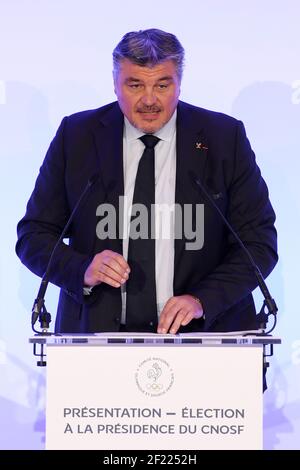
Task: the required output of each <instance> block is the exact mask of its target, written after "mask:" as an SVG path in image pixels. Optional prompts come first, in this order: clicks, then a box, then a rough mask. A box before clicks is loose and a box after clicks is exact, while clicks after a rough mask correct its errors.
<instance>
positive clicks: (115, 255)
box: [106, 250, 130, 273]
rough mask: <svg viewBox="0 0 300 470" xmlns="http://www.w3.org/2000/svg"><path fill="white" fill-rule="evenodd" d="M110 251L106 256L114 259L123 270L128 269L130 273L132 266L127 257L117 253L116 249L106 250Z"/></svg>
mask: <svg viewBox="0 0 300 470" xmlns="http://www.w3.org/2000/svg"><path fill="white" fill-rule="evenodd" d="M106 251H107V252H108V253H107V254H106V256H107V257H108V258H110V259H112V260H114V261H115V262H116V263H117V264H118V265H119V266H120V268H121V269H122V270H123V271H127V272H128V273H129V272H130V267H129V264H128V263H127V261H126V260H125V258H124V257H123V256H122V255H120V254H119V253H116V252H115V251H110V250H106Z"/></svg>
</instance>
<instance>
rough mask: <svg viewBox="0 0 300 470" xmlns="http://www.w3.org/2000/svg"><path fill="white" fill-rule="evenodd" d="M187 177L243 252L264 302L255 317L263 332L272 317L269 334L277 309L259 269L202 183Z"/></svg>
mask: <svg viewBox="0 0 300 470" xmlns="http://www.w3.org/2000/svg"><path fill="white" fill-rule="evenodd" d="M189 175H190V178H191V179H192V181H193V182H194V183H196V185H197V186H198V188H200V190H201V192H202V193H203V194H204V195H205V197H206V199H207V200H208V201H209V203H210V205H211V206H212V207H213V208H214V210H215V211H216V212H217V213H218V214H219V216H220V217H221V219H222V221H223V222H224V224H225V225H226V227H227V228H228V229H229V231H230V233H231V234H232V235H233V236H234V238H235V239H236V241H237V242H238V244H239V245H240V247H241V249H242V250H243V252H244V253H245V255H246V256H247V258H248V260H249V262H250V265H251V267H252V268H253V271H254V274H255V276H256V280H257V283H258V287H259V288H260V291H261V293H262V295H263V297H264V302H263V305H262V308H261V310H260V312H259V314H258V315H257V320H258V322H259V323H260V327H261V328H262V329H263V330H264V329H265V328H266V325H267V322H268V317H269V316H270V315H273V317H274V324H273V326H272V328H271V329H270V330H269V331H268V332H265V333H264V334H269V333H271V332H272V331H273V330H274V328H275V326H276V323H277V312H278V308H277V305H276V302H275V300H274V299H273V298H272V296H271V294H270V292H269V289H268V287H267V285H266V283H265V280H264V278H263V275H262V273H261V271H260V269H259V267H258V266H257V264H256V262H255V260H254V258H253V256H252V255H251V253H250V251H249V250H248V248H247V247H246V246H245V244H244V243H243V241H242V239H241V238H240V237H239V235H238V234H237V232H236V231H235V230H234V228H233V227H232V225H231V224H230V223H229V222H228V220H227V218H226V217H225V216H224V215H223V213H222V211H221V210H220V208H219V207H218V206H217V204H216V203H215V201H214V200H213V198H212V197H211V196H210V194H209V193H208V191H207V190H206V189H205V187H204V185H203V183H202V182H201V180H200V179H199V178H198V177H197V176H196V175H195V173H194V172H193V171H190V172H189ZM265 309H267V311H268V313H266V311H265Z"/></svg>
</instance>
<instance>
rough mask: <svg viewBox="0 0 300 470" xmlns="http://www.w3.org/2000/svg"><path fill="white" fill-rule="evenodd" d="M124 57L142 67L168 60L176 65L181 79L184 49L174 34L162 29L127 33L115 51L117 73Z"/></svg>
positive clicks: (114, 59) (114, 69) (115, 72)
mask: <svg viewBox="0 0 300 470" xmlns="http://www.w3.org/2000/svg"><path fill="white" fill-rule="evenodd" d="M123 59H128V60H130V62H132V63H133V64H136V65H140V66H142V67H154V66H155V65H157V64H160V63H161V62H165V61H166V60H172V61H173V62H174V63H175V65H176V71H177V75H178V78H179V80H181V77H182V72H183V64H184V49H183V47H182V45H181V44H180V42H179V41H178V39H177V37H176V36H175V35H174V34H171V33H166V32H165V31H161V30H160V29H145V30H140V31H132V32H130V33H127V34H125V36H123V38H122V39H121V41H120V42H119V44H118V45H117V46H116V47H115V49H114V51H113V72H114V75H117V74H118V72H119V69H120V63H121V61H122V60H123Z"/></svg>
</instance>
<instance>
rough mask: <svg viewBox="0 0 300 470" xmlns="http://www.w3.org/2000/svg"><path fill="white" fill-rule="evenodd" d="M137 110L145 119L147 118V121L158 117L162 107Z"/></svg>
mask: <svg viewBox="0 0 300 470" xmlns="http://www.w3.org/2000/svg"><path fill="white" fill-rule="evenodd" d="M137 112H138V113H139V115H140V116H141V117H142V118H143V119H146V120H147V121H151V120H153V119H157V117H158V116H159V114H160V113H161V110H160V109H153V110H145V111H142V110H141V111H140V110H138V111H137Z"/></svg>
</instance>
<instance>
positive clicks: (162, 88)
mask: <svg viewBox="0 0 300 470" xmlns="http://www.w3.org/2000/svg"><path fill="white" fill-rule="evenodd" d="M157 86H158V89H159V90H165V89H166V88H168V86H169V85H166V84H165V83H160V84H159V85H157Z"/></svg>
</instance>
